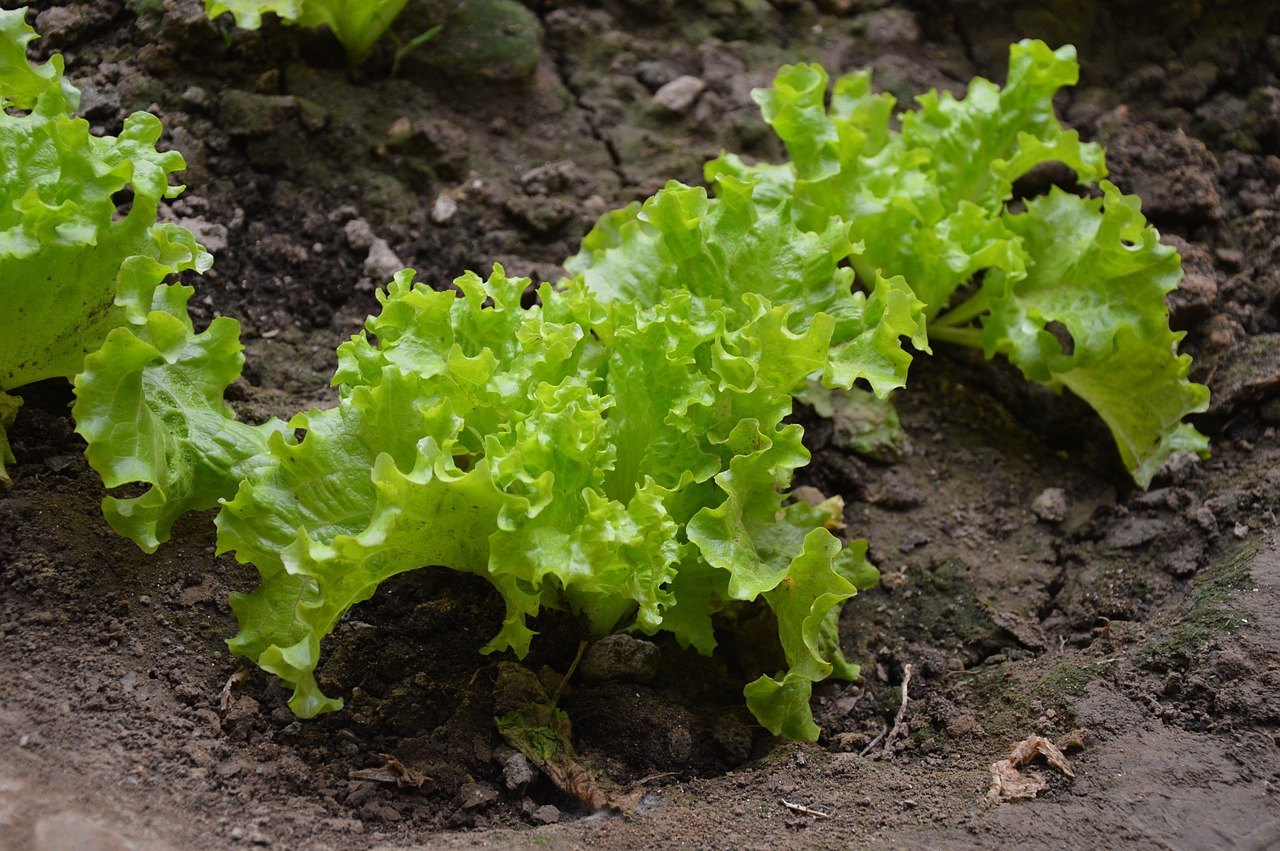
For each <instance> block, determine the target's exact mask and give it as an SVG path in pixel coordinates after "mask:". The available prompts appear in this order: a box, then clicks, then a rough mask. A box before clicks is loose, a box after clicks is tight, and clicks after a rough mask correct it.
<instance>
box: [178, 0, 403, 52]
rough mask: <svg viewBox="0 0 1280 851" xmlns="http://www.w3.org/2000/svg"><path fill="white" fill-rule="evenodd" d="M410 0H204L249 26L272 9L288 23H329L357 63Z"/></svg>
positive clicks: (208, 8)
mask: <svg viewBox="0 0 1280 851" xmlns="http://www.w3.org/2000/svg"><path fill="white" fill-rule="evenodd" d="M406 2H407V0H205V2H204V8H205V14H206V15H208V16H209V18H210V19H212V18H216V17H217V16H218V15H221V14H222V13H223V12H230V13H231V14H232V15H233V16H234V17H235V19H236V24H237V25H239V26H241V27H244V28H245V29H248V30H256V29H257V28H258V27H259V26H261V25H262V16H263V15H264V14H265V13H267V12H273V13H274V14H275V15H276V16H277V17H278V18H280V20H282V21H284V22H285V23H287V24H298V25H299V26H303V27H306V28H308V29H319V28H320V27H322V26H327V27H329V29H330V30H332V31H333V34H334V35H335V36H337V38H338V41H340V42H341V43H342V46H343V47H344V48H345V49H346V51H347V58H348V60H350V62H351V63H352V64H355V63H357V62H359V61H361V60H362V59H364V58H365V56H366V55H367V54H368V53H369V50H370V49H371V48H372V47H373V44H374V42H376V41H377V40H378V39H379V38H380V37H381V36H382V34H383V33H384V32H386V30H387V27H389V26H391V22H392V21H394V20H395V19H396V16H397V15H399V14H400V11H401V10H402V9H404V6H405V3H406Z"/></svg>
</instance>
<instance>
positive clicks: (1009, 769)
mask: <svg viewBox="0 0 1280 851" xmlns="http://www.w3.org/2000/svg"><path fill="white" fill-rule="evenodd" d="M1037 756H1043V757H1044V758H1045V760H1046V761H1047V762H1048V763H1049V765H1051V766H1053V767H1054V768H1056V769H1058V770H1059V771H1061V772H1062V773H1063V774H1065V775H1066V776H1068V777H1075V774H1074V773H1073V772H1072V770H1071V763H1070V762H1068V761H1067V758H1066V757H1065V756H1063V754H1062V751H1060V750H1059V749H1058V747H1057V745H1055V744H1054V743H1053V742H1051V741H1049V740H1048V739H1046V738H1044V737H1043V736H1028V737H1027V738H1025V739H1023V740H1022V741H1021V742H1018V743H1017V744H1016V745H1014V746H1013V751H1012V753H1010V754H1009V758H1008V759H1002V760H1000V761H999V762H995V763H992V764H991V788H990V789H988V790H987V803H989V804H1000V803H1003V802H1005V801H1014V800H1018V799H1021V798H1034V797H1035V796H1036V795H1038V794H1040V792H1042V791H1044V789H1045V788H1046V787H1047V785H1048V784H1047V783H1046V782H1045V779H1044V777H1043V776H1041V775H1040V774H1039V773H1038V772H1035V771H1027V772H1023V771H1021V770H1020V769H1022V768H1025V767H1026V766H1028V765H1030V764H1031V762H1032V760H1034V759H1035V758H1036V757H1037Z"/></svg>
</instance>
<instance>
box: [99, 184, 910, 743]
mask: <svg viewBox="0 0 1280 851" xmlns="http://www.w3.org/2000/svg"><path fill="white" fill-rule="evenodd" d="M726 185H729V183H728V182H726ZM733 189H734V191H733V192H729V193H725V194H724V195H723V196H722V197H721V198H720V199H715V200H713V199H709V198H708V197H707V195H706V193H705V191H704V190H701V189H692V188H689V187H685V186H681V185H679V184H672V185H670V186H668V187H667V188H666V189H664V190H662V191H661V192H659V193H658V194H657V195H656V196H654V197H653V198H651V199H650V200H649V201H648V202H647V203H646V204H645V205H644V206H643V207H642V208H641V209H639V210H638V211H637V214H636V216H635V217H634V219H632V220H631V222H630V223H629V229H630V230H632V231H634V232H635V233H637V234H642V235H643V239H644V240H645V243H646V245H647V246H648V256H647V258H646V260H645V263H646V266H645V267H643V274H644V275H645V276H646V277H647V278H648V279H649V280H650V281H652V286H655V287H658V288H659V289H661V291H662V293H663V296H662V298H660V299H658V300H656V301H655V302H654V303H653V304H643V305H642V304H637V303H634V302H631V301H628V300H623V299H616V300H611V301H609V302H607V303H606V302H602V301H601V299H600V298H599V297H598V296H597V294H596V293H595V292H594V291H593V290H592V288H591V286H590V281H589V278H587V277H584V276H576V277H574V278H573V279H570V280H567V281H564V282H562V284H561V286H559V287H553V286H551V285H549V284H543V285H542V287H541V289H540V291H539V295H540V305H539V306H537V307H534V308H532V309H529V310H525V309H523V308H521V306H520V300H521V294H522V293H523V292H524V290H525V287H526V285H527V284H528V283H529V282H528V281H527V280H524V279H514V280H513V279H509V278H507V277H506V276H505V275H504V274H503V272H502V270H501V269H500V268H495V270H494V272H493V274H492V275H491V276H490V277H489V278H488V279H487V280H482V279H480V278H479V277H478V276H475V275H472V274H468V275H464V276H463V277H461V278H459V279H458V280H457V281H456V282H455V283H456V285H457V287H458V289H459V291H460V292H461V296H455V294H454V293H453V292H449V291H446V292H434V291H431V290H429V289H426V288H425V287H422V286H421V285H414V284H413V283H412V272H410V271H406V272H404V273H401V274H400V275H398V276H397V277H396V279H395V281H393V282H392V283H391V284H390V286H389V287H388V288H387V290H386V291H385V292H384V293H381V294H380V300H381V302H382V311H381V314H380V315H379V316H378V317H375V318H371V319H370V320H369V322H368V329H367V331H366V332H365V333H363V334H361V335H360V336H358V337H356V338H354V339H353V340H352V341H351V342H349V343H346V344H344V345H343V346H342V347H341V348H340V349H339V352H338V356H339V367H338V370H337V373H336V375H335V377H334V382H335V384H337V386H338V388H339V396H340V401H339V404H338V405H337V406H336V407H334V408H331V409H329V410H312V411H308V412H306V413H303V414H299V415H298V416H296V417H295V418H294V419H293V420H292V421H291V422H290V423H289V429H287V430H277V431H275V432H272V433H271V434H269V435H267V437H266V450H265V452H262V451H261V450H260V442H259V443H258V444H254V443H252V442H249V441H246V442H244V443H242V444H237V445H238V446H239V447H240V448H241V449H242V450H243V452H244V453H245V456H244V457H241V458H240V459H239V460H238V461H237V460H233V461H232V464H233V465H234V464H236V463H238V464H240V465H241V466H242V467H243V469H244V470H246V471H247V474H245V475H244V478H243V481H242V482H241V484H240V486H239V489H238V491H237V492H236V493H235V495H234V498H233V499H229V500H228V501H226V503H225V504H224V506H223V509H222V511H221V513H220V514H219V516H218V519H217V525H218V546H219V548H220V549H221V550H224V551H225V550H234V551H235V553H236V557H237V558H239V559H241V560H242V561H246V562H251V563H253V564H254V565H255V566H256V567H257V569H258V571H259V574H260V577H261V583H260V585H259V587H258V589H257V590H256V591H254V592H253V593H251V594H244V595H236V596H234V597H233V598H232V608H233V609H234V610H235V613H236V616H237V618H238V619H239V621H240V627H241V629H240V634H239V635H237V636H236V637H235V638H234V639H232V640H231V642H230V644H231V648H232V650H233V652H235V653H238V654H241V655H244V656H247V657H249V658H251V659H254V660H255V661H256V662H257V663H258V664H259V665H260V666H261V667H263V668H265V669H266V670H268V671H271V672H272V673H275V674H276V675H277V676H279V677H280V678H281V679H282V680H284V681H285V682H287V683H289V684H290V685H291V686H292V687H293V688H294V696H293V699H292V700H291V702H290V705H291V706H292V707H293V709H294V711H295V712H297V713H298V714H300V715H303V716H311V715H314V714H316V713H318V712H323V711H327V710H331V709H335V708H337V707H338V706H340V705H341V703H340V701H338V700H336V699H333V698H330V697H327V696H325V695H324V694H323V693H322V691H321V689H320V688H319V687H318V685H317V683H316V681H315V678H314V669H315V667H316V664H317V663H318V661H319V649H320V640H321V639H322V638H323V637H324V636H325V635H326V634H328V633H329V632H330V631H331V630H332V629H333V628H334V625H335V624H336V622H337V620H338V619H339V618H340V617H341V616H342V615H343V613H345V612H346V610H347V609H348V608H350V607H351V606H352V605H354V604H355V603H358V602H360V601H361V600H364V599H367V598H368V597H369V596H371V595H372V594H373V592H374V590H375V589H376V588H377V586H378V584H379V583H380V582H381V581H382V580H384V579H386V578H387V577H389V576H391V575H394V574H396V573H400V572H403V571H407V570H414V569H418V568H422V567H424V566H427V565H440V566H442V567H447V568H451V569H454V570H461V571H465V572H469V573H475V574H477V575H480V576H483V577H485V578H486V579H488V580H489V581H490V582H491V583H492V584H493V585H494V587H495V588H496V589H497V590H498V592H499V593H500V594H501V596H502V598H503V600H504V603H505V606H506V618H505V621H504V624H503V627H502V629H501V631H500V632H499V633H498V635H496V636H494V637H493V639H492V640H491V641H490V642H489V644H488V645H487V646H486V647H485V650H486V651H494V650H507V649H510V650H513V651H514V652H515V653H516V654H517V655H520V656H523V655H524V653H525V652H527V650H528V648H529V643H530V640H531V638H532V637H533V632H532V631H531V629H530V626H529V624H528V619H529V618H530V617H532V616H534V615H536V614H537V613H538V612H539V611H540V610H541V608H542V607H544V606H548V605H550V606H557V607H568V608H571V609H573V610H575V611H578V612H580V613H582V614H583V615H584V616H585V617H586V619H587V620H588V621H589V622H590V624H591V627H592V629H593V631H594V632H595V633H596V634H605V633H608V632H610V631H613V630H616V629H621V628H629V629H633V630H636V631H639V632H642V633H646V634H652V633H657V632H660V631H667V632H671V633H673V634H674V635H675V637H676V639H677V640H678V641H679V642H680V643H682V644H684V645H687V646H692V647H695V648H697V649H698V650H699V651H702V652H704V653H709V652H711V650H712V649H713V648H714V647H715V636H714V630H713V618H714V617H715V616H716V615H717V614H718V613H720V612H721V611H723V610H725V609H726V608H727V607H731V606H733V605H735V603H736V602H737V601H749V600H757V599H762V600H763V601H764V602H765V603H766V604H767V605H769V606H770V607H771V608H772V610H773V612H774V613H775V615H776V616H777V621H778V628H779V636H780V639H781V644H782V648H783V650H784V652H785V655H786V658H787V663H788V667H787V669H786V670H784V671H781V672H778V673H777V674H776V676H770V675H764V676H761V677H760V678H759V679H757V680H755V681H754V682H752V683H751V684H750V685H749V686H748V687H747V689H746V696H747V702H748V705H749V706H750V708H751V709H752V711H753V712H754V713H755V714H756V716H757V718H759V719H760V721H761V723H763V724H764V725H765V726H766V727H768V728H769V729H771V730H773V731H774V732H775V733H781V734H783V735H787V736H791V737H794V738H802V739H812V738H815V737H816V736H817V734H818V730H817V728H816V727H815V726H814V724H813V722H812V720H811V716H810V713H809V708H808V698H809V694H810V690H811V687H812V683H813V682H815V681H817V680H821V679H823V678H825V677H828V676H841V677H846V678H848V677H852V676H855V675H856V672H857V668H856V666H853V665H849V664H848V663H847V662H845V660H844V659H843V657H842V656H841V654H840V649H839V642H838V636H837V633H836V618H837V615H838V610H839V607H840V605H841V604H842V603H843V601H844V600H845V599H847V598H849V597H851V596H852V595H853V594H854V593H855V592H856V590H857V588H859V587H866V586H868V585H869V584H871V583H873V582H874V581H875V577H876V572H875V569H874V568H873V567H872V566H871V565H870V564H869V563H868V562H867V561H866V558H865V551H866V545H865V544H863V543H860V542H859V543H855V544H852V545H849V546H847V547H842V545H841V543H840V541H839V540H837V539H836V538H835V537H834V536H833V535H832V534H831V533H830V532H829V531H828V530H827V528H826V527H827V526H828V525H833V524H834V523H836V522H838V519H839V518H838V517H835V518H833V517H832V516H831V513H830V512H831V508H832V507H831V506H828V507H827V509H826V510H819V509H815V508H812V507H810V506H808V505H806V504H804V503H793V504H788V503H787V502H786V500H785V497H784V494H785V490H786V488H787V487H788V486H789V484H790V481H791V477H792V474H793V472H794V471H795V470H796V469H797V468H798V467H800V466H802V465H804V464H805V463H807V461H808V458H809V456H808V453H807V451H806V450H805V449H804V447H803V446H802V445H801V429H800V427H799V426H796V425H791V424H786V423H785V422H784V418H785V417H786V415H787V414H788V413H790V411H791V394H792V392H793V391H795V390H797V389H798V388H799V387H801V386H802V385H803V384H804V381H805V378H806V377H807V376H809V375H812V374H815V373H816V374H820V375H825V376H827V378H828V380H829V381H830V382H831V383H835V384H839V385H843V386H848V385H849V384H851V383H852V382H853V381H855V380H857V379H859V378H862V379H865V380H868V381H870V382H871V383H872V384H873V385H874V386H876V387H877V388H878V389H880V390H881V391H882V392H885V391H887V390H888V389H889V388H892V387H894V386H898V385H900V384H901V381H902V379H903V378H904V377H905V372H906V366H907V362H909V358H907V357H905V356H904V354H903V352H902V351H901V346H900V343H899V342H898V337H899V336H900V335H904V334H905V335H907V336H913V335H916V334H917V333H918V330H919V328H920V305H919V303H918V302H916V301H915V299H914V298H913V297H912V296H911V295H910V293H909V292H908V291H907V290H906V287H905V285H904V284H903V283H902V282H901V280H881V281H879V283H878V284H877V286H876V287H875V289H874V290H873V291H872V293H871V294H870V295H869V296H867V295H864V294H862V293H853V292H852V291H851V289H850V287H849V283H850V277H849V273H848V272H847V271H841V270H840V269H839V267H838V264H839V262H840V261H841V260H842V259H843V258H844V257H846V256H847V255H848V254H849V253H850V252H851V251H853V250H855V247H854V246H853V245H852V244H851V243H850V242H849V241H848V238H847V227H846V226H845V225H843V224H842V223H841V222H839V221H832V222H831V223H829V225H828V227H827V228H825V229H824V230H823V232H822V233H818V234H808V233H805V232H802V231H800V230H799V229H798V228H796V227H795V225H794V224H793V223H792V222H791V221H790V218H789V215H788V214H787V211H786V210H777V211H769V212H765V213H764V214H760V213H759V211H758V210H757V207H756V205H755V203H754V200H753V198H752V187H751V186H750V185H749V184H746V183H735V184H733ZM605 265H607V263H606V264H605ZM837 328H839V329H840V334H841V336H843V337H844V338H846V341H845V342H844V343H842V344H839V345H834V346H833V344H832V339H833V336H834V335H835V333H836V331H837ZM118 343H123V341H117V340H111V341H109V342H108V345H107V346H106V347H104V349H103V351H102V352H101V353H99V355H98V356H95V358H94V362H93V365H94V371H93V373H92V374H87V375H86V376H85V377H84V380H83V381H81V382H79V383H78V385H77V396H78V401H77V404H76V415H77V417H78V418H80V417H87V416H89V415H90V412H91V411H93V410H95V409H96V408H98V407H100V406H101V402H102V398H103V397H105V396H108V395H109V394H111V393H112V392H113V391H112V389H111V388H114V387H118V386H122V385H126V386H136V385H138V383H139V382H140V380H145V379H141V378H140V376H139V367H140V365H141V364H143V363H144V362H146V363H154V359H153V360H151V361H147V360H146V359H144V358H137V359H132V360H131V359H129V358H127V357H123V356H119V355H117V353H116V352H115V348H116V345H117V344H118ZM232 366H238V365H237V364H229V365H228V368H227V369H226V370H225V374H226V375H231V374H232V373H233V370H232V369H231V367H232ZM214 395H216V394H210V396H209V397H208V401H210V402H212V401H213V396H214ZM139 410H141V409H139ZM196 414H197V412H196V411H195V409H194V408H187V409H186V410H183V411H176V412H173V413H172V415H171V416H167V417H161V418H160V422H161V423H163V424H167V425H168V426H169V427H171V428H172V429H173V431H174V432H175V433H178V434H181V435H182V436H183V437H184V438H186V439H190V440H191V441H192V444H193V445H196V446H198V445H199V444H200V443H202V442H203V441H205V440H213V439H214V438H215V435H214V434H205V435H204V437H203V438H198V435H201V434H202V433H204V432H205V430H206V429H209V428H211V427H212V428H215V429H216V428H221V427H222V426H223V425H224V423H222V422H221V421H220V420H218V419H216V418H213V417H208V416H203V415H196ZM156 425H157V424H156V423H154V422H149V423H148V425H147V428H149V429H150V428H154V427H156ZM295 429H296V430H302V431H303V432H304V436H303V437H302V439H301V440H295V439H294V432H293V431H292V430H295ZM122 449H123V455H124V456H126V457H127V456H129V453H130V452H131V451H132V447H128V446H126V447H122ZM106 454H107V453H100V454H94V455H91V460H92V461H94V463H95V466H97V465H100V464H102V463H104V459H105V455H106ZM122 460H123V459H122ZM133 460H134V459H132V458H131V457H129V458H128V462H129V463H132V462H133ZM154 462H155V469H154V470H152V471H149V472H141V473H139V474H138V478H139V479H140V480H142V481H149V482H156V481H159V480H160V479H161V478H162V477H163V476H165V475H167V474H168V473H167V472H166V471H167V470H169V469H170V468H172V466H173V465H174V464H179V465H181V464H184V463H185V464H187V465H191V466H193V467H195V466H198V465H200V464H201V463H203V462H202V461H201V460H200V458H199V457H198V454H196V453H193V454H191V455H187V456H180V457H178V456H169V457H164V458H156V459H154ZM220 463H222V464H223V465H224V466H225V465H226V463H227V462H226V460H225V459H224V460H223V461H221V462H220ZM153 491H154V489H153ZM139 499H141V500H144V501H146V500H148V499H151V500H152V502H151V503H148V506H149V508H154V507H155V506H160V505H161V504H162V503H163V499H164V496H163V494H161V495H157V496H154V497H152V493H151V492H149V493H148V494H147V495H144V496H143V497H141V498H139ZM837 513H838V512H837ZM437 569H438V568H437Z"/></svg>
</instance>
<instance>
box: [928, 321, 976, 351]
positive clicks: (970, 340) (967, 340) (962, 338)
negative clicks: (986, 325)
mask: <svg viewBox="0 0 1280 851" xmlns="http://www.w3.org/2000/svg"><path fill="white" fill-rule="evenodd" d="M935 340H937V341H940V342H943V343H957V344H959V345H962V346H969V347H970V348H973V349H981V348H982V329H981V328H951V327H947V326H943V327H941V328H939V327H937V325H936V324H935V325H934V326H932V327H930V328H929V342H931V343H932V342H933V341H935Z"/></svg>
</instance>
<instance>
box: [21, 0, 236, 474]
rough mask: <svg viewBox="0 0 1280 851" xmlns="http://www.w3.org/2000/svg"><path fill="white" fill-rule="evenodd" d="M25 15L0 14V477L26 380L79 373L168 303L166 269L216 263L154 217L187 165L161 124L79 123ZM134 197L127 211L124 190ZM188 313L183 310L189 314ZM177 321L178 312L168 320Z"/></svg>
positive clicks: (68, 91)
mask: <svg viewBox="0 0 1280 851" xmlns="http://www.w3.org/2000/svg"><path fill="white" fill-rule="evenodd" d="M25 12H26V10H25V9H16V10H11V11H0V296H2V297H3V302H4V310H3V311H0V480H3V481H7V475H6V474H5V471H4V464H5V463H6V462H12V461H13V455H12V452H11V450H10V447H9V442H8V438H7V436H6V433H5V428H6V426H8V425H9V424H11V423H12V422H13V418H14V416H15V415H16V413H17V410H18V407H19V405H20V403H21V400H20V398H19V397H17V396H14V395H10V393H11V391H14V390H16V389H18V388H20V387H22V386H23V385H25V384H30V383H31V382H34V381H40V380H42V379H47V378H58V377H62V378H72V377H73V376H75V375H76V374H77V373H79V372H80V371H81V369H82V366H83V364H84V359H85V355H86V354H89V353H91V352H93V351H95V350H96V349H98V348H99V347H100V346H101V345H102V343H103V342H104V340H105V339H106V338H107V336H108V334H109V333H110V332H111V331H112V330H113V329H117V328H123V327H142V326H145V325H146V324H147V322H148V314H150V313H151V312H152V310H153V307H161V308H162V309H163V305H164V304H166V303H169V304H172V302H173V296H172V293H169V292H167V290H169V289H170V288H169V287H168V286H165V285H162V282H163V280H164V279H165V277H166V276H167V275H170V274H172V273H174V272H179V271H182V270H185V269H195V270H197V271H204V270H206V269H208V268H209V265H210V262H211V258H210V256H209V254H208V253H207V252H206V251H205V250H204V249H203V248H201V247H200V246H199V245H197V244H196V242H195V239H194V237H193V236H192V235H191V233H189V232H188V231H186V230H184V229H183V228H180V227H178V226H176V225H172V224H157V223H156V210H157V205H158V204H159V202H160V200H161V199H163V198H172V197H174V196H176V195H177V194H178V193H180V192H181V191H182V189H183V187H181V186H171V185H170V184H169V175H170V174H171V173H172V172H174V171H178V170H180V169H182V168H183V167H184V166H185V164H184V162H183V160H182V156H181V155H180V154H178V153H176V152H172V151H170V152H166V153H160V152H158V151H156V149H155V143H156V141H157V140H158V139H159V138H160V132H161V127H160V122H159V120H158V119H157V118H156V117H155V116H153V115H150V114H148V113H145V112H139V113H135V114H134V115H132V116H130V117H129V118H127V119H126V120H125V123H124V129H123V130H122V132H121V133H120V135H119V136H118V137H113V136H102V137H97V136H93V135H91V134H90V132H89V123H88V122H87V121H85V120H84V119H81V118H76V117H75V115H74V113H75V110H76V108H77V107H78V105H79V100H80V95H79V92H77V91H76V89H75V88H73V87H72V86H71V85H70V84H69V83H68V82H67V81H66V80H65V79H64V78H63V73H62V69H63V66H62V57H61V56H54V57H52V58H51V59H50V60H49V61H48V62H46V63H44V64H43V65H39V66H32V65H31V64H30V63H29V62H28V61H27V58H26V46H27V44H28V43H29V42H30V41H31V40H32V39H33V38H35V37H36V35H35V32H34V31H32V29H31V28H30V27H29V26H28V25H27V24H26V21H25V19H24V15H25ZM125 190H129V191H130V192H131V194H132V203H131V205H130V207H129V210H128V212H127V213H124V214H120V213H119V212H118V211H117V196H118V193H121V192H123V191H125ZM182 314H183V315H185V309H183V311H182ZM171 318H172V317H171Z"/></svg>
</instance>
